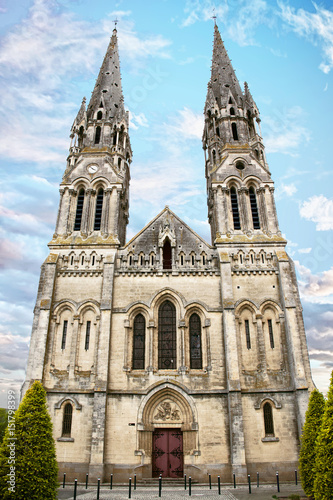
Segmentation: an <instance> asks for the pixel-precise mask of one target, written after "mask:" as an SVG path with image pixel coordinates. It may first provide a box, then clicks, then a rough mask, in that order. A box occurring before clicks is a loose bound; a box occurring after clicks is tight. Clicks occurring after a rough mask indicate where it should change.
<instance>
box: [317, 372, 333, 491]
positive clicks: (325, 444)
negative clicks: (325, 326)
mask: <svg viewBox="0 0 333 500" xmlns="http://www.w3.org/2000/svg"><path fill="white" fill-rule="evenodd" d="M315 453H316V463H315V467H314V469H315V474H316V477H315V481H314V498H315V500H332V498H333V372H332V375H331V383H330V387H329V390H328V394H327V401H326V405H325V411H324V415H323V420H322V424H321V428H320V432H319V434H318V437H317V441H316V450H315Z"/></svg>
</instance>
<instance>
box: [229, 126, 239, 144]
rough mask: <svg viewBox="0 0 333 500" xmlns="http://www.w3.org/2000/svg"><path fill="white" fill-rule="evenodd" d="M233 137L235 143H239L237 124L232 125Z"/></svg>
mask: <svg viewBox="0 0 333 500" xmlns="http://www.w3.org/2000/svg"><path fill="white" fill-rule="evenodd" d="M231 130H232V137H233V139H234V141H238V133H237V125H236V123H232V124H231Z"/></svg>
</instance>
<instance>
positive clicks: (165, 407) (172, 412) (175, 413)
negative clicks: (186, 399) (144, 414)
mask: <svg viewBox="0 0 333 500" xmlns="http://www.w3.org/2000/svg"><path fill="white" fill-rule="evenodd" d="M154 419H155V420H163V421H164V422H165V421H166V420H180V412H179V410H177V407H176V405H173V406H172V405H171V403H170V402H169V401H164V403H161V404H160V405H159V406H158V407H157V413H156V415H155V417H154Z"/></svg>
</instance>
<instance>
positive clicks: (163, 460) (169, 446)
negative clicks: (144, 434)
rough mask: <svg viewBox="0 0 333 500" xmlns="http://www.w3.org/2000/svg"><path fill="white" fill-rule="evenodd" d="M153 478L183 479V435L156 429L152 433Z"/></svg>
mask: <svg viewBox="0 0 333 500" xmlns="http://www.w3.org/2000/svg"><path fill="white" fill-rule="evenodd" d="M152 466H153V477H159V476H160V475H162V477H174V478H176V477H183V433H182V431H181V430H180V429H156V430H155V431H154V433H153V460H152Z"/></svg>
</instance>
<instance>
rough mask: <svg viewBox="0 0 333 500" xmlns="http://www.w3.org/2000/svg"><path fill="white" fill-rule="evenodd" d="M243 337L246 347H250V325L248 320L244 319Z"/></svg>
mask: <svg viewBox="0 0 333 500" xmlns="http://www.w3.org/2000/svg"><path fill="white" fill-rule="evenodd" d="M245 338H246V347H247V348H248V349H251V336H250V325H249V320H248V319H246V320H245Z"/></svg>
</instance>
